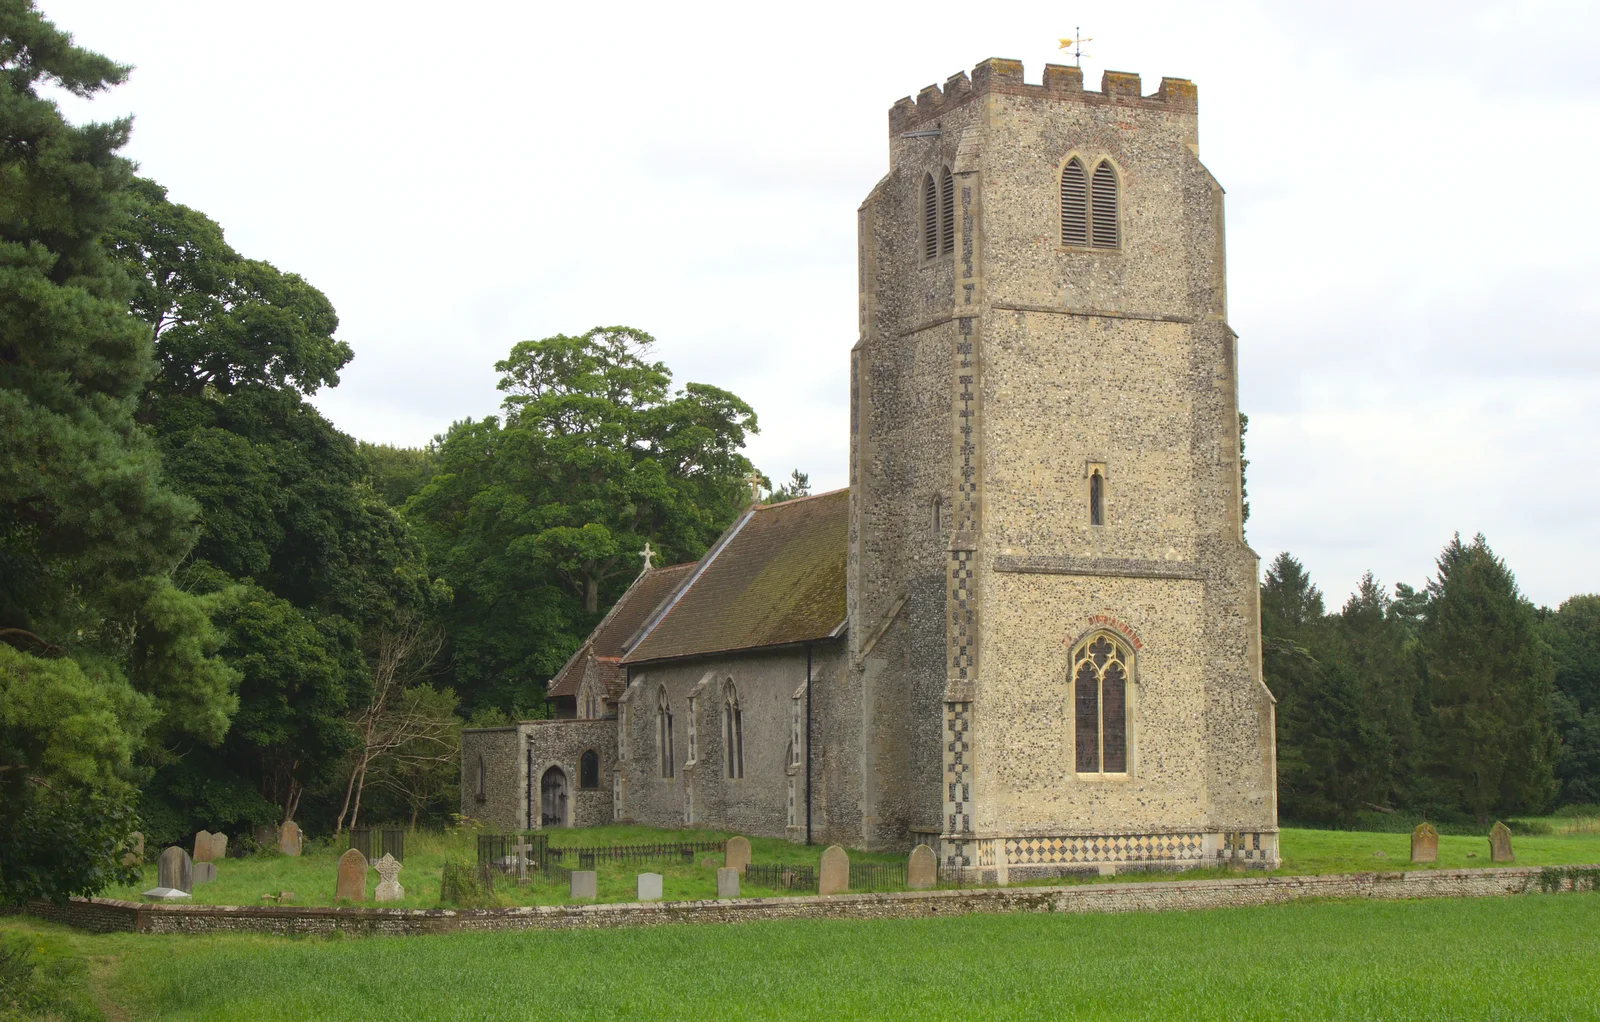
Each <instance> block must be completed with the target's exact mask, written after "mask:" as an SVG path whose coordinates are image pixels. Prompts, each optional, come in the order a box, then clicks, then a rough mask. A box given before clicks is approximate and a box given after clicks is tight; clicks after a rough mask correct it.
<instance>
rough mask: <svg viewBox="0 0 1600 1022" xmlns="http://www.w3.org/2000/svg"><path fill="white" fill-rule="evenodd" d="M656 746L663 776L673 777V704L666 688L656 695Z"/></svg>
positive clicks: (663, 687) (662, 688)
mask: <svg viewBox="0 0 1600 1022" xmlns="http://www.w3.org/2000/svg"><path fill="white" fill-rule="evenodd" d="M656 745H657V749H658V751H659V753H660V758H661V776H662V777H671V776H672V773H673V771H672V704H671V703H670V702H668V701H667V689H666V686H664V685H663V686H662V687H661V691H660V692H659V693H658V694H657V695H656Z"/></svg>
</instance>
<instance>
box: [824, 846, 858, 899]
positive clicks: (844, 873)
mask: <svg viewBox="0 0 1600 1022" xmlns="http://www.w3.org/2000/svg"><path fill="white" fill-rule="evenodd" d="M849 889H850V856H849V855H847V854H845V850H844V849H843V848H840V847H839V846H838V845H829V846H828V850H827V851H825V852H823V853H822V870H821V871H820V872H819V873H818V874H817V893H818V894H843V893H844V892H845V891H848V890H849Z"/></svg>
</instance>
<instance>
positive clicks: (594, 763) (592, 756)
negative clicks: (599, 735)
mask: <svg viewBox="0 0 1600 1022" xmlns="http://www.w3.org/2000/svg"><path fill="white" fill-rule="evenodd" d="M578 787H580V788H598V787H600V754H599V753H597V752H595V751H594V750H593V749H590V750H589V751H587V752H585V753H584V754H583V755H582V756H580V757H579V758H578Z"/></svg>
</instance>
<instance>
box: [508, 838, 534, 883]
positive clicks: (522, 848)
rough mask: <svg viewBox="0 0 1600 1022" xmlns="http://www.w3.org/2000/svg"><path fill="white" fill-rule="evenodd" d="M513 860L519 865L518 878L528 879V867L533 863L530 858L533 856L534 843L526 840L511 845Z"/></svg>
mask: <svg viewBox="0 0 1600 1022" xmlns="http://www.w3.org/2000/svg"><path fill="white" fill-rule="evenodd" d="M511 854H512V856H513V858H512V861H513V862H515V863H516V865H517V879H518V880H526V879H528V867H529V866H531V865H533V863H532V862H530V861H529V860H530V859H531V858H532V857H533V845H531V844H529V843H528V842H526V841H524V842H522V843H521V844H515V845H512V846H511Z"/></svg>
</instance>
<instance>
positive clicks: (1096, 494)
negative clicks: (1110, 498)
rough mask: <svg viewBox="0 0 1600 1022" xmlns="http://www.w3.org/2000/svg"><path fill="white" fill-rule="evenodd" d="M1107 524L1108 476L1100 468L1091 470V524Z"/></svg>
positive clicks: (1096, 467)
mask: <svg viewBox="0 0 1600 1022" xmlns="http://www.w3.org/2000/svg"><path fill="white" fill-rule="evenodd" d="M1105 523H1106V476H1105V472H1104V471H1102V470H1101V469H1100V467H1099V466H1095V467H1094V468H1092V469H1090V470H1089V524H1090V525H1104V524H1105Z"/></svg>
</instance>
